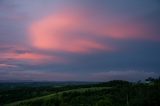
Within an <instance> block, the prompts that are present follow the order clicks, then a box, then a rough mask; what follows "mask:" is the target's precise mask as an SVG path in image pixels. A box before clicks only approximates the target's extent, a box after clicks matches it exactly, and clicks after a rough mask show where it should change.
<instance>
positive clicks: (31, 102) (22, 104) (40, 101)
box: [5, 87, 110, 106]
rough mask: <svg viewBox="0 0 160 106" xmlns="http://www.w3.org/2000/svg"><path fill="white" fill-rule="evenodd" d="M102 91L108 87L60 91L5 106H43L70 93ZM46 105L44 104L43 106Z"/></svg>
mask: <svg viewBox="0 0 160 106" xmlns="http://www.w3.org/2000/svg"><path fill="white" fill-rule="evenodd" d="M104 89H110V87H91V88H79V89H73V90H67V91H61V92H58V93H54V94H50V95H46V96H42V97H36V98H32V99H27V100H23V101H18V102H14V103H10V104H6V105H5V106H30V105H31V106H33V105H34V104H36V105H37V106H38V104H40V105H41V106H43V103H47V102H48V101H51V100H52V99H53V100H54V99H57V98H58V97H60V96H61V95H62V94H63V93H72V92H80V93H83V92H85V91H99V90H104ZM45 105H46V104H45Z"/></svg>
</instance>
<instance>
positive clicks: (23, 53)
mask: <svg viewBox="0 0 160 106" xmlns="http://www.w3.org/2000/svg"><path fill="white" fill-rule="evenodd" d="M0 50H1V52H0V55H1V57H0V59H1V61H2V60H3V61H7V60H8V61H10V62H13V61H15V62H25V63H27V64H44V63H50V62H52V63H59V62H64V59H63V58H61V57H59V56H56V55H48V54H45V53H41V52H36V50H33V49H30V48H27V47H25V46H24V47H23V46H16V45H12V46H11V45H4V46H2V45H1V47H0Z"/></svg>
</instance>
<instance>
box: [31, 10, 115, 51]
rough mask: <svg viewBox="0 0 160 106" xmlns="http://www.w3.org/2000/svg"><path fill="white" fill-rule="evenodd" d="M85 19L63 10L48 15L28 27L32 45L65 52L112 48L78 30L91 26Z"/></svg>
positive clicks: (85, 30)
mask: <svg viewBox="0 0 160 106" xmlns="http://www.w3.org/2000/svg"><path fill="white" fill-rule="evenodd" d="M85 23H87V20H85V19H84V17H79V16H76V15H73V14H66V13H64V12H62V13H59V14H55V15H50V16H48V17H45V18H43V19H41V20H39V21H37V22H34V23H33V24H32V25H31V27H30V39H31V41H32V44H33V46H34V47H37V48H40V49H50V50H55V51H66V52H80V53H81V52H82V53H84V52H90V51H92V50H93V49H96V50H109V51H110V50H112V47H110V46H108V45H104V44H103V43H100V41H95V40H93V39H92V38H87V37H85V36H84V35H81V34H79V33H78V32H82V33H83V32H84V33H85V32H89V34H91V35H90V36H92V34H93V33H90V32H91V31H92V30H93V29H90V27H92V26H90V25H89V26H87V25H86V24H85Z"/></svg>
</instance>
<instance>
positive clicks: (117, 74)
mask: <svg viewBox="0 0 160 106" xmlns="http://www.w3.org/2000/svg"><path fill="white" fill-rule="evenodd" d="M148 77H158V74H157V73H156V72H146V71H107V72H97V73H92V74H91V76H90V78H91V79H92V80H94V79H96V80H99V81H108V80H129V81H138V80H144V79H146V78H148Z"/></svg>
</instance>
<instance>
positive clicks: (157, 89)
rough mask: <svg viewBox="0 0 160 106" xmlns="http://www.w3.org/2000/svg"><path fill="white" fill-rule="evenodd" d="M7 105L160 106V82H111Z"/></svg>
mask: <svg viewBox="0 0 160 106" xmlns="http://www.w3.org/2000/svg"><path fill="white" fill-rule="evenodd" d="M5 106H160V83H159V81H150V82H148V83H129V82H126V81H111V82H108V83H102V84H97V85H92V86H88V88H87V86H86V87H84V86H83V87H82V88H76V89H72V90H65V91H60V92H57V93H53V94H50V95H47V96H42V97H37V98H33V99H28V100H24V101H19V102H15V103H11V104H7V105H5Z"/></svg>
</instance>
